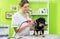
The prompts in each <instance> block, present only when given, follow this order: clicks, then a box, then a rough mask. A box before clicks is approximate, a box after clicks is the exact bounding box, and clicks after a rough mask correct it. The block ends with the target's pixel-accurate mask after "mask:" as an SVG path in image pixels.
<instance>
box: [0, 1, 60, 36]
mask: <svg viewBox="0 0 60 39" xmlns="http://www.w3.org/2000/svg"><path fill="white" fill-rule="evenodd" d="M18 3H19V2H18V0H0V24H6V25H9V27H10V29H9V30H10V32H9V33H10V34H9V36H12V34H13V32H14V30H13V28H11V19H6V18H5V12H6V11H8V12H13V13H14V11H11V10H10V5H11V4H15V5H17V6H18V7H19V5H18ZM59 3H60V2H59V0H53V1H52V0H50V6H49V8H50V9H49V11H50V13H49V15H50V26H49V28H50V29H49V33H50V34H60V31H59V30H60V28H59V27H60V24H59V23H60V22H59V20H60V18H59V16H60V15H59V14H60V11H59V10H60V9H59V8H60V5H59ZM45 5H46V3H39V2H38V3H35V2H33V3H32V2H31V3H30V8H32V10H34V11H35V10H38V9H39V8H42V7H46V6H45ZM36 6H37V7H36ZM33 17H34V18H32V19H33V20H35V19H36V17H38V16H36V17H35V16H33ZM39 17H41V16H39ZM43 17H44V18H46V17H47V16H43Z"/></svg>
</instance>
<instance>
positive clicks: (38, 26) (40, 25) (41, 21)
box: [33, 18, 45, 37]
mask: <svg viewBox="0 0 60 39" xmlns="http://www.w3.org/2000/svg"><path fill="white" fill-rule="evenodd" d="M34 24H35V27H34V33H33V35H35V32H36V33H37V34H36V36H38V31H40V35H42V36H43V37H44V26H45V18H38V19H36V21H35V22H34Z"/></svg>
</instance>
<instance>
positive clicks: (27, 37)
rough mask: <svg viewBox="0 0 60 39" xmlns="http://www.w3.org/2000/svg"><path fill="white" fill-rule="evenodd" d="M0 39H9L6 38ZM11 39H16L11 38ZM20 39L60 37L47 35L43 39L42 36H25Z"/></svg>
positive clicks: (59, 36) (54, 38)
mask: <svg viewBox="0 0 60 39" xmlns="http://www.w3.org/2000/svg"><path fill="white" fill-rule="evenodd" d="M0 39H7V38H6V37H4V38H1V37H0ZM10 39H15V38H10ZM19 39H60V35H45V37H44V38H43V37H42V36H37V37H36V36H23V37H21V38H19Z"/></svg>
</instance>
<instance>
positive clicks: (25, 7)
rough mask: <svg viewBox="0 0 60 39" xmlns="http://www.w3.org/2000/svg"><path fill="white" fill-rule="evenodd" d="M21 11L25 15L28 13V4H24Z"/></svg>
mask: <svg viewBox="0 0 60 39" xmlns="http://www.w3.org/2000/svg"><path fill="white" fill-rule="evenodd" d="M21 9H22V10H23V12H25V13H26V12H27V11H28V9H29V4H28V3H26V4H24V6H23V7H21Z"/></svg>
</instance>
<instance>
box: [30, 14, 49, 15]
mask: <svg viewBox="0 0 60 39" xmlns="http://www.w3.org/2000/svg"><path fill="white" fill-rule="evenodd" d="M31 15H48V14H31Z"/></svg>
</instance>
